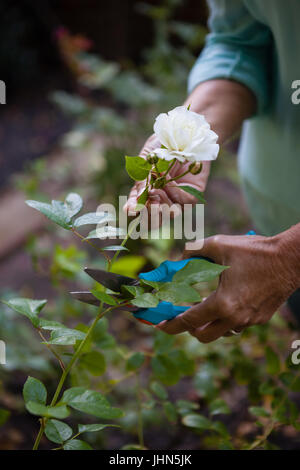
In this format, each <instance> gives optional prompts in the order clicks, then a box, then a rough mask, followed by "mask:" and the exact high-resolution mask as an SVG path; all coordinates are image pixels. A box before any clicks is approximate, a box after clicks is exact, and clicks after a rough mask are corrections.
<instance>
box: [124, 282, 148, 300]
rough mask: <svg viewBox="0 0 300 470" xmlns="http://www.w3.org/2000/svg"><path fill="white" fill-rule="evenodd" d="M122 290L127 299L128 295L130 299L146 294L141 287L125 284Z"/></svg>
mask: <svg viewBox="0 0 300 470" xmlns="http://www.w3.org/2000/svg"><path fill="white" fill-rule="evenodd" d="M121 290H122V292H123V294H124V295H126V297H128V294H129V295H130V297H138V296H139V295H142V294H144V289H143V288H142V287H140V286H126V285H125V284H124V285H123V286H121Z"/></svg>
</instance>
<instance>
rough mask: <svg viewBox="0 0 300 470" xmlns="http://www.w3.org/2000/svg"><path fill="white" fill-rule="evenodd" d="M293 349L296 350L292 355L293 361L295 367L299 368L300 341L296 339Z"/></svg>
mask: <svg viewBox="0 0 300 470" xmlns="http://www.w3.org/2000/svg"><path fill="white" fill-rule="evenodd" d="M291 348H292V349H295V351H294V352H293V354H292V357H291V361H292V363H293V364H294V365H296V366H297V365H299V364H300V339H296V340H295V341H293V342H292V345H291Z"/></svg>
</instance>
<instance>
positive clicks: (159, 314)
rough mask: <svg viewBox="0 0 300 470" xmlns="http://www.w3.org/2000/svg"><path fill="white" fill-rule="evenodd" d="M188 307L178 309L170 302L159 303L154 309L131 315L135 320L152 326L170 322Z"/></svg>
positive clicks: (141, 310) (146, 309) (144, 309)
mask: <svg viewBox="0 0 300 470" xmlns="http://www.w3.org/2000/svg"><path fill="white" fill-rule="evenodd" d="M189 308H190V307H179V306H178V305H173V304H171V303H170V302H159V304H158V305H157V307H154V308H143V309H140V310H138V311H137V312H135V313H134V314H133V315H134V317H135V318H136V319H137V320H144V321H147V322H149V323H152V325H158V324H159V323H160V322H162V321H164V320H172V318H174V317H177V315H179V314H180V313H183V312H185V311H186V310H188V309H189Z"/></svg>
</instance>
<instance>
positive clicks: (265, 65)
mask: <svg viewBox="0 0 300 470" xmlns="http://www.w3.org/2000/svg"><path fill="white" fill-rule="evenodd" d="M208 4H209V8H210V17H209V22H208V25H209V28H210V31H211V32H210V34H208V35H207V37H206V43H205V47H204V49H203V50H202V52H201V54H200V56H199V58H198V59H197V61H196V63H195V65H194V66H193V68H192V70H191V72H190V75H189V79H188V90H189V92H191V91H192V90H193V89H194V88H195V87H196V86H197V85H199V83H201V82H205V81H207V80H213V79H215V78H225V79H228V80H235V81H237V82H240V83H242V84H244V85H245V86H247V87H248V88H249V89H250V90H252V91H253V93H254V95H255V96H256V98H257V104H258V111H257V112H258V113H260V112H262V111H264V109H265V108H266V107H267V105H268V101H269V93H270V83H269V76H268V75H269V72H270V66H269V61H270V59H271V53H272V52H271V45H272V35H271V31H270V29H269V28H268V27H267V26H266V25H264V24H263V23H260V22H259V21H257V20H256V19H255V18H254V17H253V16H252V15H251V13H250V12H249V10H248V9H247V8H246V6H245V5H244V2H243V1H242V0H208Z"/></svg>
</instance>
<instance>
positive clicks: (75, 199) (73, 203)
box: [65, 193, 83, 218]
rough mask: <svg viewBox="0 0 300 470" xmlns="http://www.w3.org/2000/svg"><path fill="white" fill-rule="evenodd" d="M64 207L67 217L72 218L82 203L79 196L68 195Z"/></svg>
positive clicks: (79, 209)
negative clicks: (65, 207)
mask: <svg viewBox="0 0 300 470" xmlns="http://www.w3.org/2000/svg"><path fill="white" fill-rule="evenodd" d="M65 205H66V206H67V211H68V214H69V217H70V218H72V217H74V215H76V214H78V212H80V211H81V209H82V205H83V202H82V199H81V197H80V196H79V194H77V193H69V194H68V195H67V197H66V199H65Z"/></svg>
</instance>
